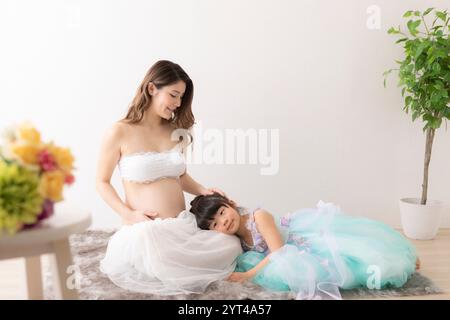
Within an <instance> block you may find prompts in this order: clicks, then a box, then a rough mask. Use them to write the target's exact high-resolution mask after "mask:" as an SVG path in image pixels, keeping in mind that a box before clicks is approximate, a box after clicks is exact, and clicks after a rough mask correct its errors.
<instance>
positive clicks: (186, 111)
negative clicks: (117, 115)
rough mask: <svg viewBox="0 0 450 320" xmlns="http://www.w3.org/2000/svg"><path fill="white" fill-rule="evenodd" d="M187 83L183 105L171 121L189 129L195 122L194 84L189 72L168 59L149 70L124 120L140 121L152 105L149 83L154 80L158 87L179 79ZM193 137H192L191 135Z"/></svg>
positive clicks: (177, 126)
mask: <svg viewBox="0 0 450 320" xmlns="http://www.w3.org/2000/svg"><path fill="white" fill-rule="evenodd" d="M180 80H181V81H183V82H184V83H185V84H186V90H185V92H184V95H183V99H182V101H181V106H180V107H179V108H177V109H176V110H175V112H174V117H173V118H172V119H171V120H167V121H169V122H170V123H171V124H173V125H174V127H175V129H186V130H189V129H190V128H191V127H192V126H193V125H194V122H195V119H194V115H193V113H192V107H191V106H192V98H193V95H194V85H193V83H192V80H191V78H189V76H188V75H187V73H186V72H185V71H184V70H183V69H182V68H181V67H180V66H179V65H178V64H176V63H173V62H171V61H168V60H160V61H158V62H156V63H155V64H154V65H153V66H152V67H151V68H150V69H149V70H148V71H147V74H146V75H145V77H144V80H142V83H141V85H140V86H139V88H138V90H137V92H136V95H135V97H134V98H133V101H132V102H131V104H130V106H129V109H128V112H127V115H126V116H125V118H123V119H122V121H124V122H126V123H130V124H135V123H139V122H140V121H141V120H142V119H143V117H144V113H145V111H146V110H147V109H148V108H149V107H150V103H151V101H152V96H151V95H150V93H149V91H148V86H149V83H150V82H152V83H153V84H154V85H155V86H156V88H158V89H160V88H162V87H164V86H168V85H171V84H174V83H176V82H178V81H180ZM190 138H191V139H192V137H190Z"/></svg>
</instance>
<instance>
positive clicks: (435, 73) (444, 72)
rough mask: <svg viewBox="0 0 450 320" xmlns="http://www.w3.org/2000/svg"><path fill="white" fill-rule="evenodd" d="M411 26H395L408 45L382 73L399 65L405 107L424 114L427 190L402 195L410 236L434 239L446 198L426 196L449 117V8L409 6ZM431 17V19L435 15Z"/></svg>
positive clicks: (403, 215) (391, 31)
mask: <svg viewBox="0 0 450 320" xmlns="http://www.w3.org/2000/svg"><path fill="white" fill-rule="evenodd" d="M403 17H404V18H406V19H408V21H407V23H406V27H407V30H408V31H404V32H403V31H402V30H401V28H400V26H398V28H394V27H391V28H390V29H389V30H388V33H389V34H392V35H396V36H400V39H398V40H397V41H396V44H400V45H402V46H403V49H404V59H403V60H398V61H396V62H397V63H398V64H399V65H400V66H399V68H397V69H390V70H387V71H385V72H384V73H383V75H384V86H386V77H387V75H388V74H389V73H391V72H392V71H393V70H398V77H399V83H398V86H399V87H402V96H403V97H404V101H405V102H404V107H403V110H405V111H406V113H408V112H411V115H412V121H415V120H416V119H417V118H419V117H421V118H422V121H423V122H424V123H425V125H424V127H423V132H426V139H425V140H426V142H425V159H424V167H423V182H422V196H421V198H420V199H418V198H403V199H400V212H401V221H402V227H403V230H404V232H405V234H406V236H407V237H409V238H413V239H423V240H425V239H433V238H434V237H435V236H436V234H437V232H438V229H439V223H440V217H441V214H442V211H443V208H444V207H445V205H444V203H443V202H442V201H438V200H429V199H427V192H428V169H429V165H430V159H431V149H432V146H433V139H434V134H435V131H436V130H437V129H439V128H440V127H441V124H442V120H443V119H444V120H445V125H446V130H447V119H450V105H449V104H450V98H449V96H450V39H449V30H450V26H449V20H450V15H448V14H447V10H445V11H438V10H436V9H435V8H428V9H427V10H425V11H424V12H420V11H412V10H410V11H407V12H406V13H405V14H404V15H403ZM430 20H431V21H432V22H431V21H430Z"/></svg>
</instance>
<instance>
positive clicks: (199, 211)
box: [189, 192, 235, 230]
mask: <svg viewBox="0 0 450 320" xmlns="http://www.w3.org/2000/svg"><path fill="white" fill-rule="evenodd" d="M222 206H226V207H232V208H235V206H234V205H233V204H232V203H231V201H230V200H229V199H228V198H226V197H224V196H222V195H220V194H218V193H216V192H214V193H213V194H210V195H206V196H203V195H200V196H197V197H195V198H194V200H192V201H191V209H190V210H189V211H191V212H192V213H193V214H194V215H195V219H196V220H197V225H198V227H199V228H200V229H203V230H209V225H210V224H211V222H212V221H213V220H214V215H215V214H216V213H217V211H218V210H219V208H220V207H222Z"/></svg>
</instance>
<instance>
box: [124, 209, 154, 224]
mask: <svg viewBox="0 0 450 320" xmlns="http://www.w3.org/2000/svg"><path fill="white" fill-rule="evenodd" d="M157 216H158V213H157V212H154V211H149V210H133V211H132V212H131V213H129V214H128V215H127V216H126V217H125V218H124V219H123V223H124V224H126V225H132V224H135V223H139V222H143V221H149V220H153V219H155V218H156V217H157Z"/></svg>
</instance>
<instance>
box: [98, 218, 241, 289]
mask: <svg viewBox="0 0 450 320" xmlns="http://www.w3.org/2000/svg"><path fill="white" fill-rule="evenodd" d="M241 253H242V248H241V246H240V243H239V239H238V238H237V237H235V236H229V235H225V234H221V233H218V232H215V231H209V230H200V229H199V228H198V227H197V223H196V220H195V217H194V215H193V214H192V213H190V212H188V211H183V212H181V213H180V214H179V215H178V217H177V218H168V219H164V220H161V219H156V220H152V221H146V222H141V223H137V224H134V225H130V226H123V227H122V228H121V229H120V230H119V231H117V232H116V233H115V234H114V235H113V236H112V237H111V239H110V241H109V243H108V248H107V252H106V255H105V258H104V259H103V260H102V261H101V263H100V269H101V271H102V272H103V273H105V274H106V275H107V276H108V277H109V278H110V280H111V281H112V282H114V283H115V284H116V285H117V286H119V287H121V288H124V289H127V290H131V291H136V292H143V293H152V294H162V295H175V294H186V293H202V292H204V291H205V289H206V288H207V286H208V285H209V284H210V283H212V282H214V281H217V280H222V279H225V278H226V277H228V275H230V274H231V273H232V272H233V271H234V268H235V266H236V258H237V256H239V254H241Z"/></svg>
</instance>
